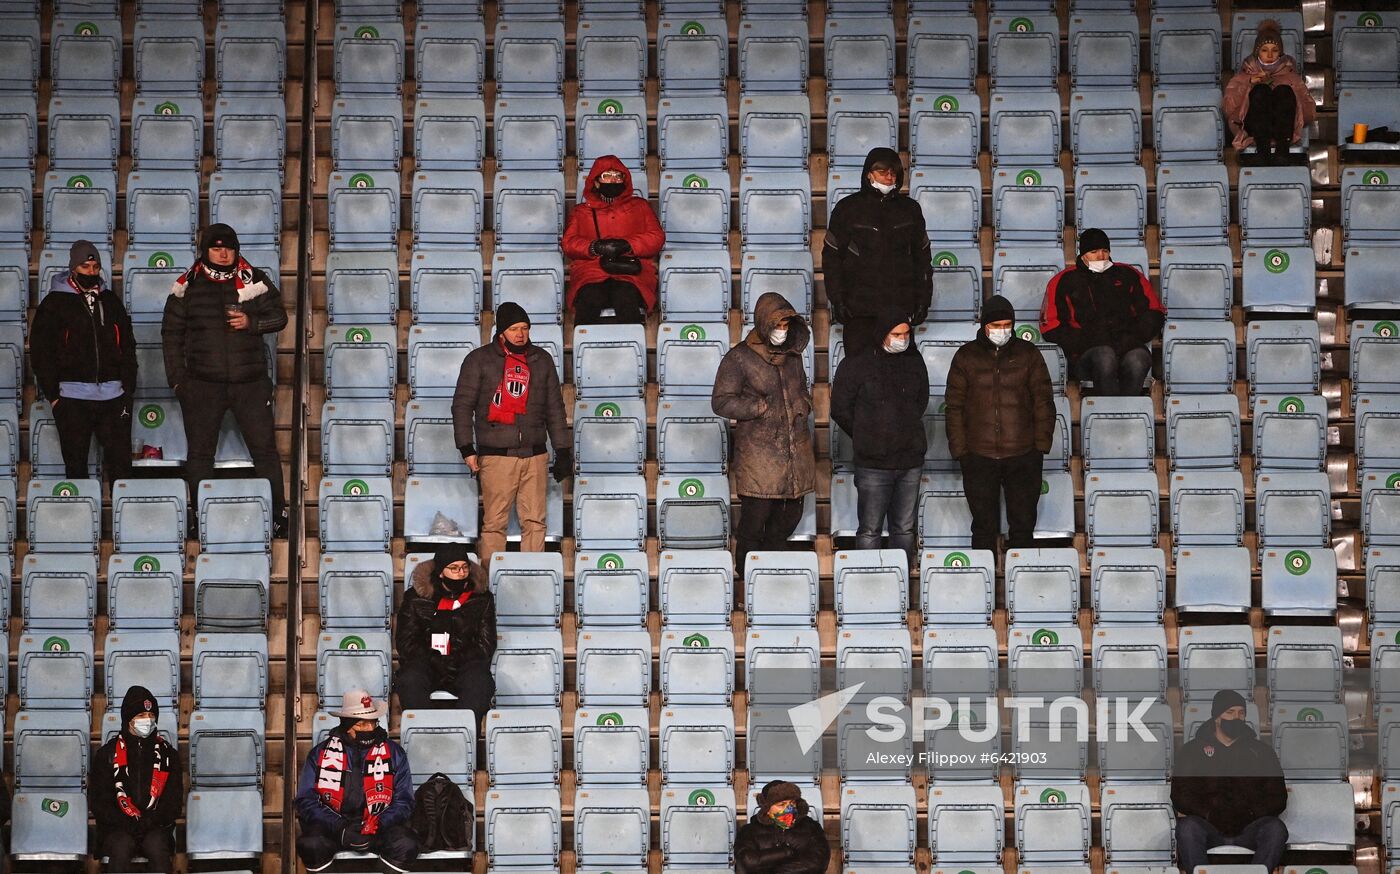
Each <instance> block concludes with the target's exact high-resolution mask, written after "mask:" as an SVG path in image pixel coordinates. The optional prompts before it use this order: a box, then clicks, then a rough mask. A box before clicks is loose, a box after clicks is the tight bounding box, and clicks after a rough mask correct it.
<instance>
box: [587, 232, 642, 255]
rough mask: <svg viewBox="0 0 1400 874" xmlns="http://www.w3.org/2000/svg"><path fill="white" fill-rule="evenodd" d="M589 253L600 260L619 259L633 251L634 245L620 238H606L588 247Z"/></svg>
mask: <svg viewBox="0 0 1400 874" xmlns="http://www.w3.org/2000/svg"><path fill="white" fill-rule="evenodd" d="M588 251H589V252H590V253H591V254H593V255H594V256H596V257H598V258H617V257H620V256H622V255H626V254H627V253H628V252H631V251H632V244H631V243H629V242H627V241H626V240H623V239H620V238H618V237H604V238H602V239H600V240H594V241H593V242H592V243H590V244H589V245H588Z"/></svg>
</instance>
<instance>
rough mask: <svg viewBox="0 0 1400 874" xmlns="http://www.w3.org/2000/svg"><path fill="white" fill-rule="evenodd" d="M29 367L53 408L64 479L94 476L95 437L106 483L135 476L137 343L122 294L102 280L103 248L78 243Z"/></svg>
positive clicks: (43, 313)
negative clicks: (91, 466)
mask: <svg viewBox="0 0 1400 874" xmlns="http://www.w3.org/2000/svg"><path fill="white" fill-rule="evenodd" d="M29 361H30V366H31V367H33V369H34V379H35V381H36V382H37V383H38V384H39V392H40V394H42V395H43V396H44V398H45V399H46V400H47V401H48V402H49V406H50V407H52V408H53V418H54V425H55V426H56V427H57V428H58V445H59V450H60V451H61V452H62V453H63V473H64V476H66V477H67V478H68V479H86V478H87V475H88V452H89V450H90V449H91V446H92V438H93V435H94V434H95V435H97V442H98V444H99V445H101V447H102V460H103V464H104V465H105V467H106V474H107V481H108V482H109V483H110V482H112V481H113V480H118V479H122V478H124V477H127V476H130V475H131V398H132V395H133V394H134V393H135V391H136V340H135V338H134V337H132V335H131V318H130V317H129V316H128V315H127V313H126V307H124V306H123V305H122V299H121V296H120V295H118V294H117V293H116V292H115V291H113V290H112V287H111V286H110V285H108V284H107V283H106V282H105V281H104V280H103V278H102V258H101V256H100V255H99V254H98V252H97V247H96V246H94V245H93V244H92V243H90V242H88V241H87V240H79V241H77V242H76V243H74V244H73V247H72V249H71V250H69V253H68V272H66V273H60V274H58V275H56V276H54V277H53V280H52V281H51V282H50V283H49V293H48V294H46V295H44V299H43V300H41V301H40V302H39V309H38V310H37V311H36V312H35V313H34V326H33V330H32V331H31V332H30V338H29Z"/></svg>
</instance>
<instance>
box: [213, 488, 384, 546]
mask: <svg viewBox="0 0 1400 874" xmlns="http://www.w3.org/2000/svg"><path fill="white" fill-rule="evenodd" d="M392 504H393V491H392V489H391V487H390V483H389V479H388V477H376V476H365V477H353V478H348V479H342V478H330V477H328V478H325V479H322V481H321V488H320V508H321V513H320V517H321V542H322V544H323V546H324V547H325V548H329V549H342V550H346V551H351V552H355V551H362V550H369V551H374V550H376V549H382V548H383V547H384V545H386V544H387V543H388V541H389V537H390V536H391V534H392V520H393V513H392V510H393V507H392ZM201 530H202V529H201Z"/></svg>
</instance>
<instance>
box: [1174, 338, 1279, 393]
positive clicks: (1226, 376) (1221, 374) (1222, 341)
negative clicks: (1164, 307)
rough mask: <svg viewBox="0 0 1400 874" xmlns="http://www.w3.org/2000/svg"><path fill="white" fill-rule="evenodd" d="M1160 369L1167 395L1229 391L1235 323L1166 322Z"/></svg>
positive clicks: (1232, 368)
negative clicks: (1164, 379) (1164, 380)
mask: <svg viewBox="0 0 1400 874" xmlns="http://www.w3.org/2000/svg"><path fill="white" fill-rule="evenodd" d="M1253 324H1260V323H1258V322H1255V323H1253ZM1162 372H1163V374H1164V376H1165V378H1166V388H1167V393H1168V394H1169V395H1175V394H1223V393H1227V392H1229V391H1230V390H1232V389H1233V387H1234V382H1235V327H1234V325H1232V324H1230V323H1229V322H1224V323H1221V322H1214V321H1168V322H1167V325H1166V330H1165V332H1164V334H1163V337H1162Z"/></svg>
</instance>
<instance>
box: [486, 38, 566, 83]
mask: <svg viewBox="0 0 1400 874" xmlns="http://www.w3.org/2000/svg"><path fill="white" fill-rule="evenodd" d="M491 42H492V45H493V46H494V47H495V77H494V78H495V80H496V83H497V87H498V88H499V92H498V93H500V94H502V95H505V96H510V97H524V96H528V95H551V96H558V95H561V94H562V93H563V85H564V22H563V20H562V19H561V20H559V21H522V20H514V21H511V20H506V19H504V18H503V19H501V20H499V21H497V22H496V31H495V34H494V36H493V37H492V40H491Z"/></svg>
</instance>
